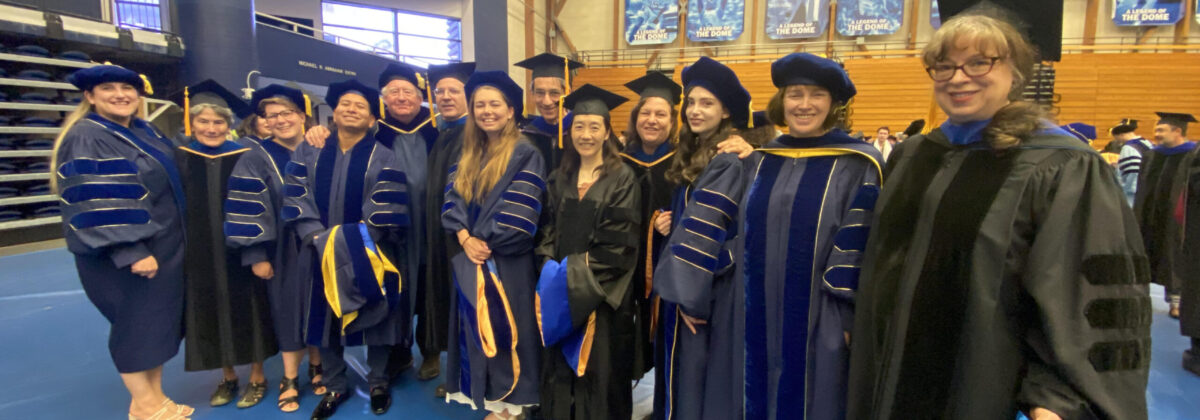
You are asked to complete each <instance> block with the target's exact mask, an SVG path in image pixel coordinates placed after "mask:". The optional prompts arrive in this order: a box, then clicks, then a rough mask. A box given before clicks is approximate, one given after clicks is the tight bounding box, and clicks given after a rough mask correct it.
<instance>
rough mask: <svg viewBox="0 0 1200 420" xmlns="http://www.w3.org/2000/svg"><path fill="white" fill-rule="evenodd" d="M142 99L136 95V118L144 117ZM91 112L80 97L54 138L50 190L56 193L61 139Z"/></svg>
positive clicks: (89, 103)
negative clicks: (77, 104)
mask: <svg viewBox="0 0 1200 420" xmlns="http://www.w3.org/2000/svg"><path fill="white" fill-rule="evenodd" d="M143 101H144V99H143V98H142V96H141V95H138V106H137V109H138V111H137V113H136V114H135V115H134V116H135V117H137V118H145V116H146V114H145V112H144V110H145V108H143V107H142V105H143ZM91 113H92V104H91V102H88V101H87V98H82V99H81V100H80V101H79V106H77V107H75V110H73V111H71V113H70V114H68V115H67V118H65V119H63V123H62V130H61V131H59V132H58V137H55V138H54V148H53V149H52V151H51V152H50V190H51V191H54V192H55V193H58V149H60V148H62V143H63V139H64V138H66V137H67V132H69V131H71V127H74V126H75V124H76V123H78V122H79V120H82V119H83V118H84V117H86V116H88V114H91Z"/></svg>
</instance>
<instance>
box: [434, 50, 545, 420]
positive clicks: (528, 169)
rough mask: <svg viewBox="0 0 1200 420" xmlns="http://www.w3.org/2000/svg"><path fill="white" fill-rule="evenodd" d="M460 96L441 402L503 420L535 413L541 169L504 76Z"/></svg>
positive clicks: (471, 84)
mask: <svg viewBox="0 0 1200 420" xmlns="http://www.w3.org/2000/svg"><path fill="white" fill-rule="evenodd" d="M466 91H467V97H468V98H469V102H468V109H470V113H469V114H468V117H467V122H466V126H465V127H464V128H463V145H462V156H461V157H460V158H459V160H458V164H457V165H455V166H454V167H452V168H451V170H450V175H449V176H448V177H447V185H446V201H445V204H444V205H443V206H442V215H441V217H442V226H443V227H444V228H445V229H446V231H447V232H449V233H451V234H454V235H455V236H456V237H457V239H458V242H459V244H461V245H462V249H463V252H460V253H458V254H456V255H453V256H452V257H451V264H452V265H453V268H452V269H453V270H454V278H455V281H456V284H455V289H456V291H455V292H454V293H455V298H453V299H451V306H452V307H451V309H450V325H451V328H453V330H452V331H450V342H449V346H448V349H449V353H448V354H447V372H446V374H447V376H446V378H447V382H446V391H447V395H446V400H447V401H456V402H460V403H463V404H467V405H470V406H471V407H472V408H475V409H479V408H483V409H485V410H487V411H489V412H491V414H489V415H488V417H487V418H488V419H489V420H493V419H508V418H511V417H513V416H517V415H520V414H521V413H522V412H523V411H524V410H525V408H526V407H530V406H534V405H537V403H538V381H539V380H540V379H541V378H540V375H539V374H538V372H539V371H540V366H539V364H540V363H541V342H540V340H539V338H538V329H537V328H538V326H537V320H536V316H535V310H534V303H533V301H534V283H535V282H536V281H537V274H536V271H535V268H534V255H533V248H534V246H535V240H534V237H535V236H534V235H536V234H537V230H538V221H539V218H540V215H541V210H542V199H543V195H544V194H545V191H546V182H545V180H544V177H543V173H544V163H543V161H542V155H541V153H539V152H538V149H537V147H536V146H534V145H533V144H532V143H530V142H529V140H528V139H525V138H524V137H522V136H521V135H520V133H519V132H518V130H517V123H516V118H517V116H519V115H521V110H522V105H521V103H522V99H523V98H524V96H522V90H521V88H520V86H518V85H517V84H516V83H515V82H513V81H512V79H510V78H509V77H508V74H507V73H504V72H501V71H486V72H477V73H475V74H473V75H471V78H470V79H469V80H468V81H467V84H466Z"/></svg>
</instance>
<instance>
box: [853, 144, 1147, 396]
mask: <svg viewBox="0 0 1200 420" xmlns="http://www.w3.org/2000/svg"><path fill="white" fill-rule="evenodd" d="M943 132H944V131H943V129H941V128H939V129H937V130H934V131H933V132H932V133H930V134H928V135H925V136H914V137H911V138H909V139H908V140H906V141H905V142H904V144H905V145H906V146H905V148H904V149H903V154H902V155H892V156H893V158H892V161H890V162H889V164H891V165H894V168H893V170H892V171H891V172H889V173H887V174H886V175H885V176H886V182H885V183H884V186H883V190H882V193H881V195H880V197H879V200H878V202H877V204H876V207H875V210H876V217H875V222H874V223H873V227H872V229H871V236H870V239H869V240H868V245H867V250H866V256H865V261H864V266H863V269H862V281H863V287H862V288H861V289H860V290H859V293H858V297H857V299H856V302H857V305H856V313H855V318H854V319H855V325H854V331H853V333H852V334H851V340H852V342H851V345H850V351H851V359H850V388H849V395H848V407H849V412H848V416H847V418H848V419H851V420H861V419H928V418H953V419H980V420H988V419H994V420H1011V419H1013V418H1015V417H1016V415H1017V412H1018V410H1029V409H1031V408H1033V407H1042V408H1046V409H1049V410H1050V411H1052V412H1054V413H1056V414H1058V415H1059V416H1061V417H1062V418H1064V419H1084V418H1087V419H1092V418H1097V419H1134V420H1136V419H1145V418H1146V382H1147V373H1148V367H1149V363H1150V329H1149V327H1150V319H1151V318H1150V301H1149V297H1148V289H1147V283H1148V282H1149V278H1148V276H1147V274H1146V270H1147V268H1146V267H1147V265H1146V258H1145V254H1144V251H1143V250H1142V244H1141V240H1140V235H1138V232H1137V227H1136V224H1135V221H1134V217H1133V213H1132V212H1131V211H1130V210H1129V208H1128V206H1127V205H1126V204H1125V201H1124V197H1123V194H1122V192H1121V189H1120V187H1118V186H1117V183H1116V179H1115V177H1114V176H1113V173H1112V168H1111V167H1110V166H1109V165H1108V163H1107V162H1105V160H1104V158H1102V157H1101V156H1100V155H1099V154H1098V153H1096V152H1095V151H1094V150H1091V149H1089V148H1088V147H1087V146H1086V145H1084V144H1082V143H1080V142H1079V140H1078V139H1076V138H1074V137H1072V136H1070V135H1069V134H1067V133H1066V132H1065V131H1063V130H1047V131H1046V132H1043V133H1041V134H1035V135H1033V136H1032V137H1031V138H1029V139H1028V140H1025V141H1024V142H1023V143H1022V144H1021V145H1019V146H1016V147H1015V148H1013V149H1010V150H1007V151H1005V152H1002V153H996V152H993V151H991V150H990V149H988V148H987V146H986V142H984V141H980V142H976V143H971V144H968V145H965V146H958V145H952V144H951V143H950V142H949V141H948V140H947V137H946V135H945V134H943Z"/></svg>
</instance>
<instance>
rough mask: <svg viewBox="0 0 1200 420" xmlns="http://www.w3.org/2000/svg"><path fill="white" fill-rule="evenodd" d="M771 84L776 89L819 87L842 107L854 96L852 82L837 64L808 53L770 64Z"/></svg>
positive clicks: (793, 55) (791, 55)
mask: <svg viewBox="0 0 1200 420" xmlns="http://www.w3.org/2000/svg"><path fill="white" fill-rule="evenodd" d="M771 83H773V84H774V85H775V87H777V88H780V89H782V88H785V87H788V86H795V85H811V86H820V87H823V88H825V89H828V90H829V93H830V95H832V96H833V100H834V101H835V102H841V103H846V102H847V101H849V100H850V98H853V97H854V95H856V94H858V90H857V89H855V88H854V82H851V81H850V76H849V75H847V74H846V70H844V69H842V66H841V65H840V64H838V63H837V62H835V61H833V60H830V59H828V58H823V57H820V56H817V55H814V54H810V53H792V54H788V55H786V56H784V57H783V58H780V59H778V60H775V62H774V63H771Z"/></svg>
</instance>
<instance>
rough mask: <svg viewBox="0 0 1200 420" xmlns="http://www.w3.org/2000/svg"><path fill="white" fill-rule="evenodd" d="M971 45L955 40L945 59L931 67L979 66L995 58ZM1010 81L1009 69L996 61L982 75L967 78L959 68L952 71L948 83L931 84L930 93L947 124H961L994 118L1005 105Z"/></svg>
mask: <svg viewBox="0 0 1200 420" xmlns="http://www.w3.org/2000/svg"><path fill="white" fill-rule="evenodd" d="M975 44H976V43H974V42H969V41H968V40H966V39H960V40H958V42H956V43H955V44H954V45H955V48H953V49H951V50H950V51H948V52H947V54H946V57H945V59H943V60H941V61H939V62H938V63H937V64H935V65H946V64H948V65H951V66H963V65H966V66H972V65H974V66H983V65H984V64H985V62H988V61H990V60H991V59H992V57H994V56H995V55H994V53H992V52H990V51H979V50H978V49H976V47H975ZM1013 82H1014V78H1013V71H1012V67H1010V66H1009V65H1008V62H1007V60H999V61H997V62H996V63H995V65H994V66H993V67H992V69H991V71H989V72H987V74H984V75H982V76H975V77H972V76H967V74H966V73H964V72H963V71H962V70H961V69H960V70H956V71H955V72H954V77H952V78H950V80H947V81H944V82H938V81H934V82H933V93H934V98H936V100H937V103H938V106H940V107H941V108H942V111H944V112H945V113H946V115H947V116H948V117H949V118H950V121H951V122H954V123H957V124H962V123H966V122H971V121H983V120H987V119H990V118H992V117H993V116H995V115H996V112H998V111H999V110H1000V108H1003V107H1004V106H1005V105H1008V103H1009V100H1008V94H1009V92H1011V91H1012V88H1013Z"/></svg>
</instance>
